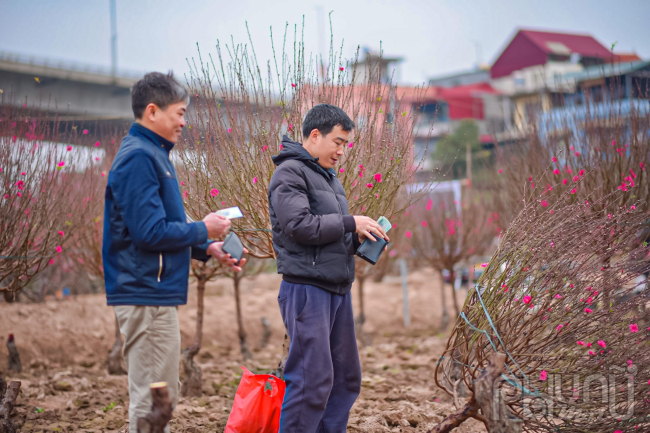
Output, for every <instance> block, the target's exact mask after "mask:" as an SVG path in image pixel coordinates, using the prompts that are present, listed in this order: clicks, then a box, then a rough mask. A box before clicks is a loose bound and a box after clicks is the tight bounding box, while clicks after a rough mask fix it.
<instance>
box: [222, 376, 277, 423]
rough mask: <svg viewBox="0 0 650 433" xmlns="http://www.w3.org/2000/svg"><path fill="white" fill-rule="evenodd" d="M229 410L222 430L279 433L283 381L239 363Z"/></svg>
mask: <svg viewBox="0 0 650 433" xmlns="http://www.w3.org/2000/svg"><path fill="white" fill-rule="evenodd" d="M242 370H244V374H243V375H242V377H241V382H239V387H238V388H237V394H235V401H233V404H232V411H231V412H230V416H229V417H228V424H226V430H225V432H224V433H278V430H279V429H280V410H281V409H282V400H283V399H284V388H285V383H284V381H282V380H281V379H278V378H277V377H275V376H272V375H270V374H253V373H251V372H250V371H248V370H247V369H246V368H245V367H242Z"/></svg>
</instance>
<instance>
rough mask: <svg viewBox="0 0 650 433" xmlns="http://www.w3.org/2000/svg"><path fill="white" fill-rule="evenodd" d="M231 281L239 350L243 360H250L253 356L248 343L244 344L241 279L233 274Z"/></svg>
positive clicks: (236, 274)
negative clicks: (233, 290) (233, 292)
mask: <svg viewBox="0 0 650 433" xmlns="http://www.w3.org/2000/svg"><path fill="white" fill-rule="evenodd" d="M232 280H233V282H234V283H235V307H236V311H237V328H238V332H237V334H238V335H239V348H240V350H241V354H242V357H243V358H244V359H251V358H252V357H253V354H252V353H251V351H250V350H249V349H248V343H247V342H246V331H245V330H244V321H243V320H242V314H241V297H240V294H239V285H240V283H241V280H242V277H241V276H240V275H239V274H238V273H235V274H234V277H233V279H232Z"/></svg>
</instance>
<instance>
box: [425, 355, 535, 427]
mask: <svg viewBox="0 0 650 433" xmlns="http://www.w3.org/2000/svg"><path fill="white" fill-rule="evenodd" d="M505 360H506V355H505V354H504V353H493V354H492V356H491V357H490V361H489V363H488V365H487V368H486V369H485V371H483V373H482V374H481V376H479V378H478V379H476V380H474V382H473V385H474V386H473V388H474V393H473V394H472V396H471V397H470V398H469V399H467V400H466V402H465V404H464V405H463V406H462V407H460V408H458V410H456V412H454V413H452V414H451V415H449V416H447V418H445V419H444V420H442V422H441V423H440V424H438V425H437V426H436V427H434V428H433V429H432V430H429V432H428V433H447V432H450V431H452V430H453V429H455V428H456V427H458V426H459V425H461V424H462V423H463V422H464V421H465V420H467V419H468V418H475V419H477V420H479V421H481V422H483V424H485V427H486V428H487V430H488V432H490V433H521V429H522V423H521V420H520V419H518V418H516V417H515V416H514V415H512V414H511V413H510V411H508V408H507V407H506V404H505V402H504V401H503V399H502V398H501V396H500V392H499V388H498V386H495V384H497V382H496V381H497V379H498V378H499V376H501V373H502V372H503V370H504V368H505ZM495 397H496V398H495ZM479 411H480V413H479Z"/></svg>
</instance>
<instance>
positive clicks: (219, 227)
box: [203, 212, 230, 239]
mask: <svg viewBox="0 0 650 433" xmlns="http://www.w3.org/2000/svg"><path fill="white" fill-rule="evenodd" d="M203 222H204V223H205V226H206V227H207V229H208V238H211V239H215V238H220V237H222V236H223V235H225V234H226V233H228V230H230V220H229V219H226V218H224V217H222V216H220V215H217V214H216V213H214V212H212V213H209V214H207V215H206V216H205V218H203Z"/></svg>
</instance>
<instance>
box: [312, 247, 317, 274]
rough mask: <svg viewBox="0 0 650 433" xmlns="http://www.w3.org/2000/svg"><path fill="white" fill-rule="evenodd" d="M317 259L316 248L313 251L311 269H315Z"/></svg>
mask: <svg viewBox="0 0 650 433" xmlns="http://www.w3.org/2000/svg"><path fill="white" fill-rule="evenodd" d="M317 259H318V247H316V250H315V251H314V261H313V262H312V264H311V267H312V268H314V269H316V260H317Z"/></svg>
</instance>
